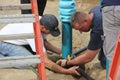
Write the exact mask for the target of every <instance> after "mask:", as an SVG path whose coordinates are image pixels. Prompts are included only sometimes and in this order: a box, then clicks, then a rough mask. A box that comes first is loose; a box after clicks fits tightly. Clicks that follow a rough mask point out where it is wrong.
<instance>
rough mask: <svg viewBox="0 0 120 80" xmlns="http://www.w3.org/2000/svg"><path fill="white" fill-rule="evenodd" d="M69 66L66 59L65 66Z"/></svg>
mask: <svg viewBox="0 0 120 80" xmlns="http://www.w3.org/2000/svg"><path fill="white" fill-rule="evenodd" d="M69 67H70V66H69V65H68V60H66V63H65V68H69Z"/></svg>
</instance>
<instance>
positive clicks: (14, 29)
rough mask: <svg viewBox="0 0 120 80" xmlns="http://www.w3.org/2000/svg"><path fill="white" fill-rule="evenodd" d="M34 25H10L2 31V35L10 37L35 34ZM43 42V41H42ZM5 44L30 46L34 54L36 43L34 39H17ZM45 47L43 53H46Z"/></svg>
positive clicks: (0, 31)
mask: <svg viewBox="0 0 120 80" xmlns="http://www.w3.org/2000/svg"><path fill="white" fill-rule="evenodd" d="M33 32H34V31H33V23H15V24H8V25H6V26H5V27H3V28H2V29H1V30H0V35H9V34H24V33H33ZM42 41H43V40H42ZM4 42H9V43H13V44H17V45H26V44H29V45H30V46H31V48H32V50H33V51H34V52H36V49H35V41H34V38H33V39H17V40H4ZM42 45H43V51H44V52H45V51H46V50H45V47H44V44H43V43H42Z"/></svg>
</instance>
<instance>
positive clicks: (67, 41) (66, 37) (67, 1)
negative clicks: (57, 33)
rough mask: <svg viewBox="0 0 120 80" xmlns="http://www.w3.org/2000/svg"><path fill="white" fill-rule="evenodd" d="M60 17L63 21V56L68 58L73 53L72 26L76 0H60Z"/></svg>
mask: <svg viewBox="0 0 120 80" xmlns="http://www.w3.org/2000/svg"><path fill="white" fill-rule="evenodd" d="M59 7H60V8H59V15H60V16H59V18H60V20H61V22H62V58H68V55H71V53H72V28H71V26H70V20H71V15H72V14H73V13H74V12H75V11H76V8H75V1H73V0H60V2H59Z"/></svg>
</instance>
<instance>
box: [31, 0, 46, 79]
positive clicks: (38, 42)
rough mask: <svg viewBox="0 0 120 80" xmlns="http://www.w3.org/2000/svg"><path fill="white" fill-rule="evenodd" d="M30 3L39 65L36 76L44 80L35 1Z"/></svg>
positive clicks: (32, 0)
mask: <svg viewBox="0 0 120 80" xmlns="http://www.w3.org/2000/svg"><path fill="white" fill-rule="evenodd" d="M30 1H31V4H32V13H33V14H35V15H36V16H35V19H36V22H34V23H33V26H34V35H35V44H36V54H37V55H40V63H39V64H38V76H39V80H46V72H45V66H44V54H43V46H42V36H41V31H40V23H39V16H38V6H37V0H30Z"/></svg>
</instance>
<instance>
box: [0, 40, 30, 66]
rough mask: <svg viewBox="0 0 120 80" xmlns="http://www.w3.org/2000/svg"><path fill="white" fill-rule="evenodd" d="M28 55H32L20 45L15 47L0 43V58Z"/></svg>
mask: <svg viewBox="0 0 120 80" xmlns="http://www.w3.org/2000/svg"><path fill="white" fill-rule="evenodd" d="M28 55H32V53H31V52H29V51H28V50H27V49H26V48H24V47H22V46H20V45H15V44H11V43H7V42H0V57H10V56H28ZM18 68H19V67H18ZM21 68H22V67H21Z"/></svg>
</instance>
